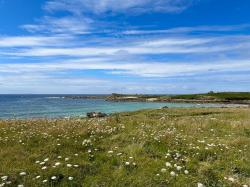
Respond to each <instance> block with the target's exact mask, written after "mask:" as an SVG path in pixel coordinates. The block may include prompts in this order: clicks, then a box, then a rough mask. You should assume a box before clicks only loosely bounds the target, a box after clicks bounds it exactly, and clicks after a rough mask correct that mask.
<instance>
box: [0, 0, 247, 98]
mask: <svg viewBox="0 0 250 187" xmlns="http://www.w3.org/2000/svg"><path fill="white" fill-rule="evenodd" d="M249 51H250V1H248V0H237V1H235V0H35V1H34V0H27V1H25V2H24V1H23V0H11V1H10V0H0V93H12V94H15V93H34V94H35V93H100V94H101V93H112V92H119V93H159V94H163V93H169V94H175V93H197V92H208V91H210V90H214V91H250V53H249Z"/></svg>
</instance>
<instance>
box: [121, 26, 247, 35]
mask: <svg viewBox="0 0 250 187" xmlns="http://www.w3.org/2000/svg"><path fill="white" fill-rule="evenodd" d="M248 28H250V25H249V24H241V25H224V26H219V25H217V26H216V25H215V26H196V27H177V28H171V29H161V30H127V31H124V32H122V33H123V34H126V35H141V34H143V35H148V34H182V33H192V32H228V31H241V30H244V29H248Z"/></svg>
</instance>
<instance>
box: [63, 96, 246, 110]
mask: <svg viewBox="0 0 250 187" xmlns="http://www.w3.org/2000/svg"><path fill="white" fill-rule="evenodd" d="M64 98H65V99H104V100H106V101H110V102H163V103H197V104H206V103H208V104H225V105H242V106H244V107H250V99H238V98H237V99H227V98H225V99H224V98H216V97H211V96H207V95H205V96H202V97H200V98H198V99H197V98H189V99H183V98H175V97H174V96H162V95H161V96H160V95H123V94H112V95H108V96H107V95H106V96H104V95H96V96H65V97H64Z"/></svg>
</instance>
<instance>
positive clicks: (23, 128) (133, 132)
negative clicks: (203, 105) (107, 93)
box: [0, 109, 250, 187]
mask: <svg viewBox="0 0 250 187" xmlns="http://www.w3.org/2000/svg"><path fill="white" fill-rule="evenodd" d="M249 113H250V109H161V110H144V111H138V112H132V113H121V114H114V115H113V116H111V117H108V118H103V119H57V120H15V121H0V186H4V185H5V186H18V185H20V186H21V185H23V186H28V187H35V186H107V187H110V186H142V187H144V186H181V187H182V186H199V187H201V186H203V185H205V186H236V187H237V186H244V187H246V186H249V184H250V115H249ZM198 184H199V185H198Z"/></svg>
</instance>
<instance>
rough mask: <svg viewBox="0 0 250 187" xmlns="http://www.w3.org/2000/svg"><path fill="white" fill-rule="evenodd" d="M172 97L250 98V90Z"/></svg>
mask: <svg viewBox="0 0 250 187" xmlns="http://www.w3.org/2000/svg"><path fill="white" fill-rule="evenodd" d="M171 98H172V99H218V100H226V101H231V100H250V93H249V92H219V93H214V92H210V93H206V94H189V95H175V96H171Z"/></svg>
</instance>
